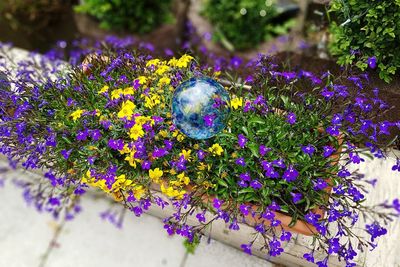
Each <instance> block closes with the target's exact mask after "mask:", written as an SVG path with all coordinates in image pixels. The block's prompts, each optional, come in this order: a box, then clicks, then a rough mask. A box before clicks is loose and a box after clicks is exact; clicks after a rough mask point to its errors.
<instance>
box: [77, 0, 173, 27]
mask: <svg viewBox="0 0 400 267" xmlns="http://www.w3.org/2000/svg"><path fill="white" fill-rule="evenodd" d="M170 6H171V0H135V1H127V0H85V1H84V2H83V3H82V4H80V5H79V6H76V7H75V11H76V12H79V13H84V14H88V15H91V16H93V17H95V18H96V19H98V20H99V21H100V27H101V28H103V29H106V30H109V29H116V30H127V31H131V32H135V33H140V34H143V33H147V32H150V31H152V30H153V29H154V28H156V27H157V26H159V25H160V24H162V23H164V22H166V21H168V20H169V19H171V18H172V15H171V12H170Z"/></svg>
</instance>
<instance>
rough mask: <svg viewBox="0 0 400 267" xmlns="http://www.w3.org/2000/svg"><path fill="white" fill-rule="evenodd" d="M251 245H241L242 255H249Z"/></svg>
mask: <svg viewBox="0 0 400 267" xmlns="http://www.w3.org/2000/svg"><path fill="white" fill-rule="evenodd" d="M251 245H252V244H241V245H240V247H241V248H242V250H243V252H244V253H247V254H249V255H251Z"/></svg>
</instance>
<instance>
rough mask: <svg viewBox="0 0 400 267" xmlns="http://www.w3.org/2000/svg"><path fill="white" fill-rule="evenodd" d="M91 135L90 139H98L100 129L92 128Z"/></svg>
mask: <svg viewBox="0 0 400 267" xmlns="http://www.w3.org/2000/svg"><path fill="white" fill-rule="evenodd" d="M91 137H92V139H93V140H94V141H98V140H100V138H101V132H100V130H98V129H96V130H93V131H92V132H91Z"/></svg>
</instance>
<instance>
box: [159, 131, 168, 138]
mask: <svg viewBox="0 0 400 267" xmlns="http://www.w3.org/2000/svg"><path fill="white" fill-rule="evenodd" d="M158 134H159V135H160V136H162V137H163V138H167V136H168V132H167V131H166V130H161V131H159V132H158Z"/></svg>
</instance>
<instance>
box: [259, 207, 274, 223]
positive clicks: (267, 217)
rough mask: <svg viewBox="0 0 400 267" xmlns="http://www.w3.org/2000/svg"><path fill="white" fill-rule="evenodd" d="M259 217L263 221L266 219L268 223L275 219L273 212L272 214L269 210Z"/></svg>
mask: <svg viewBox="0 0 400 267" xmlns="http://www.w3.org/2000/svg"><path fill="white" fill-rule="evenodd" d="M261 216H262V217H263V218H264V219H267V220H269V221H271V220H273V219H274V218H275V212H273V211H272V210H271V209H269V208H267V209H266V210H265V211H264V212H263V213H262V214H261Z"/></svg>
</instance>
